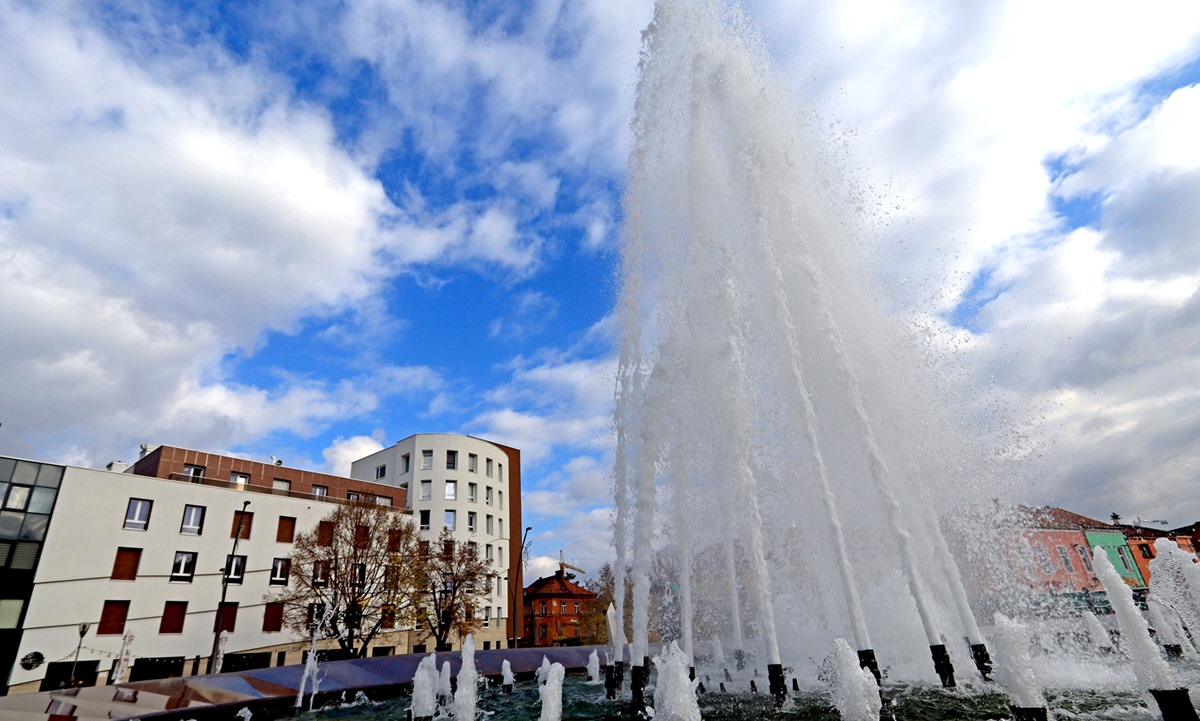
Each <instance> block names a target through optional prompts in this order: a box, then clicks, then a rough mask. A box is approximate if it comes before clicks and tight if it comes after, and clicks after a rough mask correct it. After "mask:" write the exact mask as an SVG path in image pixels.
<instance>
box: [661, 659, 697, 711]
mask: <svg viewBox="0 0 1200 721" xmlns="http://www.w3.org/2000/svg"><path fill="white" fill-rule="evenodd" d="M688 662H689V659H688V656H687V654H685V653H684V652H683V649H681V648H679V645H678V644H677V643H675V642H673V641H672V642H671V644H670V645H668V646H667V647H666V648H664V649H663V651H662V653H661V654H659V655H658V656H656V657H655V659H654V666H655V668H657V669H658V684H657V685H656V686H655V687H654V718H655V719H656V721H700V705H699V704H698V703H696V683H695V682H694V681H692V680H691V679H689V678H688Z"/></svg>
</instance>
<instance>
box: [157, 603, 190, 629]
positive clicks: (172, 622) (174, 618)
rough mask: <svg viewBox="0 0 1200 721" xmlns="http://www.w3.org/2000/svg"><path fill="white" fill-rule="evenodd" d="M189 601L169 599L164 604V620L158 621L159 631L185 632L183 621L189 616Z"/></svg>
mask: <svg viewBox="0 0 1200 721" xmlns="http://www.w3.org/2000/svg"><path fill="white" fill-rule="evenodd" d="M187 607H188V602H187V601H167V602H166V603H164V604H163V613H162V620H160V621H159V622H158V632H159V633H183V621H184V619H186V618H187Z"/></svg>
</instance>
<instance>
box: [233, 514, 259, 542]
mask: <svg viewBox="0 0 1200 721" xmlns="http://www.w3.org/2000/svg"><path fill="white" fill-rule="evenodd" d="M253 525H254V512H253V511H234V512H233V526H232V527H231V528H230V529H229V537H230V538H233V537H235V536H238V529H239V528H241V529H242V534H241V536H239V537H240V538H241V539H242V540H243V541H247V540H249V539H250V527H251V526H253Z"/></svg>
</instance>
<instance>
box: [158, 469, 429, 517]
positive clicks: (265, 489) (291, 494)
mask: <svg viewBox="0 0 1200 721" xmlns="http://www.w3.org/2000/svg"><path fill="white" fill-rule="evenodd" d="M168 479H169V480H172V481H179V482H181V483H198V484H200V485H202V486H213V487H216V488H232V489H234V490H238V491H246V492H249V493H262V494H265V495H269V496H287V497H288V498H299V499H303V500H306V501H318V502H320V503H334V504H339V505H346V504H348V503H351V501H350V500H349V499H346V498H335V497H333V496H330V495H327V494H325V495H317V494H313V493H301V492H300V491H293V490H290V489H288V490H283V489H281V488H271V487H269V486H257V485H254V484H251V483H237V482H235V481H227V480H222V479H219V478H208V477H206V476H193V475H191V474H190V473H172V474H170V476H168ZM368 498H369V497H368ZM359 500H360V502H361V501H364V500H368V499H365V498H360V499H359ZM384 507H385V508H389V509H391V510H393V511H395V512H397V513H404V514H406V515H412V509H410V508H405V507H403V506H398V505H396V504H394V503H393V504H392V505H390V506H384Z"/></svg>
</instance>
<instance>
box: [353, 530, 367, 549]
mask: <svg viewBox="0 0 1200 721" xmlns="http://www.w3.org/2000/svg"><path fill="white" fill-rule="evenodd" d="M370 543H371V531H370V529H369V528H367V527H366V526H355V527H354V547H355V548H366V547H367V546H368V545H370Z"/></svg>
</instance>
